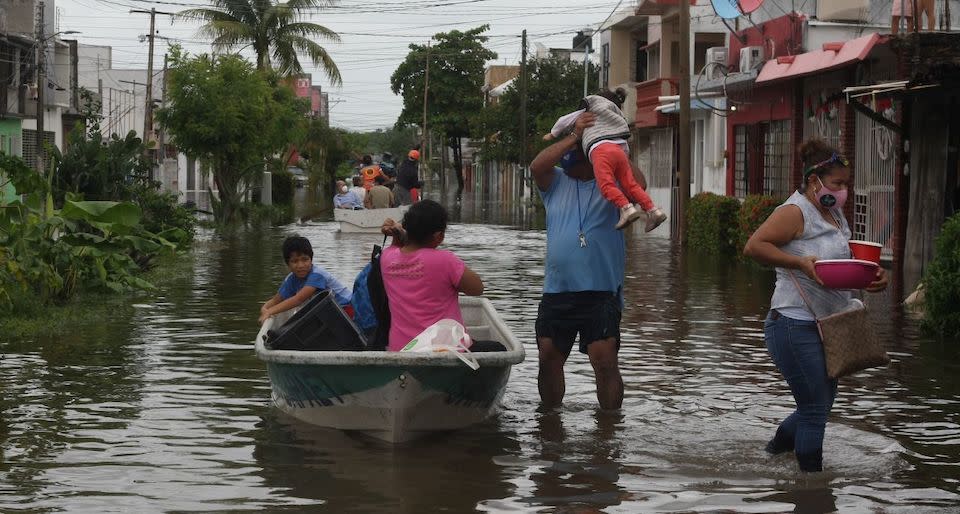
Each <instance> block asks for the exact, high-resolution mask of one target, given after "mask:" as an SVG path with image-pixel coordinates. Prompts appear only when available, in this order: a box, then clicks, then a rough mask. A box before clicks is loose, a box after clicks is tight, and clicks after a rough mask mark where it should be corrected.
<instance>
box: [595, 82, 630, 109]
mask: <svg viewBox="0 0 960 514" xmlns="http://www.w3.org/2000/svg"><path fill="white" fill-rule="evenodd" d="M597 96H602V97H604V98H606V99H607V100H610V101H611V102H613V103H614V104H615V105H616V106H617V108H618V109H623V102H625V101H627V90H626V89H623V88H622V87H618V88H617V90H616V91H610V90H609V89H601V90H600V91H598V92H597Z"/></svg>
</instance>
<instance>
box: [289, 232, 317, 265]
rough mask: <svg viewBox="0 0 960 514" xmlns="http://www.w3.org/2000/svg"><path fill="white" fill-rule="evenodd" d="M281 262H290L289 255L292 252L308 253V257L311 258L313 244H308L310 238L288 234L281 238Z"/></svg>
mask: <svg viewBox="0 0 960 514" xmlns="http://www.w3.org/2000/svg"><path fill="white" fill-rule="evenodd" d="M282 251H283V262H290V256H292V255H293V254H294V252H296V253H299V254H303V255H309V256H310V258H311V259H312V258H313V246H311V245H310V240H309V239H307V238H305V237H300V236H290V237H288V238H286V239H284V240H283V248H282Z"/></svg>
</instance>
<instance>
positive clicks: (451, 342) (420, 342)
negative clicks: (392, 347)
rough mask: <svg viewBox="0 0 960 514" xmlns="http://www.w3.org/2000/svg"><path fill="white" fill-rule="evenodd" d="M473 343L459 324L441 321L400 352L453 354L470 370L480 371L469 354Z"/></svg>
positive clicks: (447, 320)
mask: <svg viewBox="0 0 960 514" xmlns="http://www.w3.org/2000/svg"><path fill="white" fill-rule="evenodd" d="M471 344H473V342H472V341H471V340H470V336H469V335H468V334H467V330H466V329H465V328H463V325H461V324H460V323H459V322H457V321H455V320H452V319H442V320H440V321H438V322H436V323H434V324H433V325H430V326H429V327H427V328H426V329H425V330H424V331H423V332H420V334H418V335H417V337H414V338H413V340H411V341H410V342H409V343H407V345H406V346H404V347H403V348H401V349H400V351H401V352H453V353H454V355H456V356H457V357H458V358H459V359H460V360H461V361H463V363H464V364H466V365H467V366H469V367H470V369H472V370H474V371H476V370H477V369H480V363H479V362H477V359H476V358H474V357H473V355H471V354H470V345H471Z"/></svg>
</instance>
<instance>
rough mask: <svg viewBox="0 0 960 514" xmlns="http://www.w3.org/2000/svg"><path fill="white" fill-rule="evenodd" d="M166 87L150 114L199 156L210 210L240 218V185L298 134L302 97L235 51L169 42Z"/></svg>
mask: <svg viewBox="0 0 960 514" xmlns="http://www.w3.org/2000/svg"><path fill="white" fill-rule="evenodd" d="M171 55H172V57H171V63H172V64H171V67H170V70H169V73H168V76H169V79H168V88H167V95H168V98H170V100H171V106H170V107H167V108H164V109H159V110H158V111H157V118H158V119H159V120H160V123H162V124H163V125H164V126H165V127H166V128H167V129H169V131H170V133H171V134H172V135H173V139H174V143H175V144H176V145H177V146H178V147H179V148H180V149H181V150H182V151H183V152H184V153H186V154H187V155H189V156H191V157H194V158H199V159H202V160H204V161H206V162H207V163H208V164H209V165H210V167H211V169H212V173H213V181H214V183H215V184H216V186H217V190H218V192H219V198H218V199H217V202H215V203H214V206H215V210H214V216H216V218H217V220H218V221H220V222H221V223H226V224H229V223H233V222H236V221H239V220H240V217H239V213H240V206H241V204H242V203H243V201H244V197H245V195H246V193H247V192H248V191H249V190H250V189H251V188H252V187H255V186H257V185H259V181H260V180H261V177H262V171H263V169H264V166H265V164H266V162H267V160H268V159H269V157H270V156H272V155H275V154H277V153H280V152H282V151H284V150H285V149H286V148H287V146H288V145H289V143H290V142H294V141H299V140H301V139H302V138H303V126H304V118H303V115H302V112H303V109H302V105H301V102H300V101H298V100H297V99H296V98H294V96H293V92H292V91H291V90H290V88H288V87H285V86H280V85H279V84H278V83H277V80H276V77H275V76H268V75H266V74H264V73H261V72H259V71H257V70H256V69H254V68H253V66H252V65H251V64H250V63H249V62H247V61H246V60H244V59H243V58H241V57H240V56H238V55H217V56H210V55H207V54H204V55H199V56H197V57H189V56H188V55H187V54H185V53H184V52H183V51H182V50H180V49H179V48H174V49H172V54H171Z"/></svg>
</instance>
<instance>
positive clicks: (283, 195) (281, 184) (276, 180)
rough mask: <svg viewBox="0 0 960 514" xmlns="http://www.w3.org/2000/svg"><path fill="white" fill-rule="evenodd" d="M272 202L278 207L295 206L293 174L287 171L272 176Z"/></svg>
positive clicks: (276, 172) (274, 173)
mask: <svg viewBox="0 0 960 514" xmlns="http://www.w3.org/2000/svg"><path fill="white" fill-rule="evenodd" d="M270 182H271V184H270V187H271V190H272V192H273V195H272V197H271V200H272V201H273V203H274V204H276V205H293V190H294V188H295V187H296V186H295V185H294V183H293V173H290V172H289V171H287V170H282V171H275V172H273V173H272V174H271V175H270Z"/></svg>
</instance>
